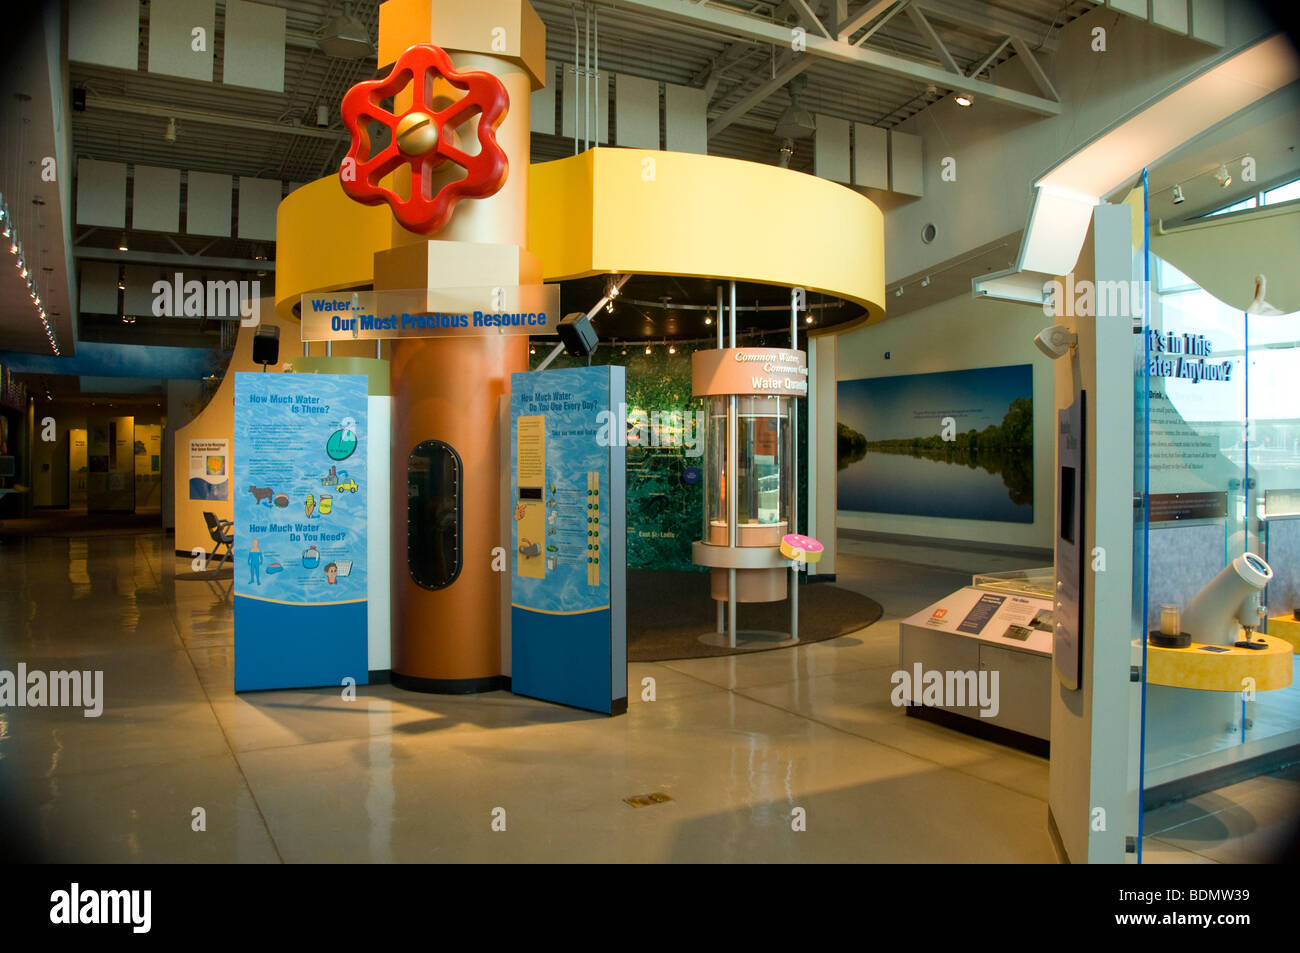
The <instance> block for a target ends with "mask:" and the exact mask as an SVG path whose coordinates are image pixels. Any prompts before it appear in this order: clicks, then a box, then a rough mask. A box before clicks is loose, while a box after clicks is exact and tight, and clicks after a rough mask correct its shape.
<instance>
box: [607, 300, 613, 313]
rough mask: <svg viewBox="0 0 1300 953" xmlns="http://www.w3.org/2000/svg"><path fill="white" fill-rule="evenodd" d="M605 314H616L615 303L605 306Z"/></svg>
mask: <svg viewBox="0 0 1300 953" xmlns="http://www.w3.org/2000/svg"><path fill="white" fill-rule="evenodd" d="M605 313H606V314H613V313H614V302H612V301H611V302H610V303H609V304H607V305H605Z"/></svg>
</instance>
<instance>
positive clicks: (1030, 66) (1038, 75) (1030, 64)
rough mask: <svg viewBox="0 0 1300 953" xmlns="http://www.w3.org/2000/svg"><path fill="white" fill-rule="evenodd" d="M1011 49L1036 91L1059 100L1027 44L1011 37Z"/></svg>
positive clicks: (1054, 88)
mask: <svg viewBox="0 0 1300 953" xmlns="http://www.w3.org/2000/svg"><path fill="white" fill-rule="evenodd" d="M1011 48H1012V49H1014V50H1015V51H1016V56H1018V57H1019V58H1020V62H1021V63H1023V64H1024V66H1025V72H1027V73H1028V74H1029V78H1030V79H1032V80H1033V81H1034V85H1035V86H1037V87H1038V91H1039V92H1040V93H1042V94H1043V95H1044V96H1050V97H1051V98H1052V99H1060V98H1061V97H1060V94H1058V93H1057V92H1056V87H1055V86H1053V85H1052V81H1051V80H1050V79H1048V78H1047V74H1046V73H1044V72H1043V67H1042V66H1040V65H1039V63H1038V59H1037V57H1035V56H1034V54H1033V51H1032V50H1030V49H1029V44H1028V43H1026V42H1025V41H1024V40H1022V39H1020V38H1019V37H1014V36H1013V37H1012V38H1011Z"/></svg>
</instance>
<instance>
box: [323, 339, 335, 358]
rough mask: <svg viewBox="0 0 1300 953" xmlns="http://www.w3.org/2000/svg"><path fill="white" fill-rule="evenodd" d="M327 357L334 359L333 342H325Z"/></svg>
mask: <svg viewBox="0 0 1300 953" xmlns="http://www.w3.org/2000/svg"><path fill="white" fill-rule="evenodd" d="M325 356H326V357H333V356H334V342H333V341H326V342H325Z"/></svg>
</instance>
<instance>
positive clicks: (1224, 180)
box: [1214, 162, 1232, 189]
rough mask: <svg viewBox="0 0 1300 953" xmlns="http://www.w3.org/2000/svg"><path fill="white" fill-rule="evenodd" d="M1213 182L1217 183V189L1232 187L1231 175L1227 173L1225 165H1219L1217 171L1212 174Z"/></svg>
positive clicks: (1221, 163)
mask: <svg viewBox="0 0 1300 953" xmlns="http://www.w3.org/2000/svg"><path fill="white" fill-rule="evenodd" d="M1214 181H1215V182H1218V183H1219V187H1220V188H1223V189H1226V188H1227V187H1228V186H1230V185H1232V173H1231V172H1229V171H1228V166H1227V163H1224V162H1220V163H1219V171H1218V172H1216V173H1214Z"/></svg>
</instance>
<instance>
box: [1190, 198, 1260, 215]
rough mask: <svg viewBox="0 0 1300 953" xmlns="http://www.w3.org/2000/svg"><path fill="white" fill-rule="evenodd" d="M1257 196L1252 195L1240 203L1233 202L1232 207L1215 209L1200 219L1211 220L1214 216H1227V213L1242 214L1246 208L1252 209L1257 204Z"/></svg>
mask: <svg viewBox="0 0 1300 953" xmlns="http://www.w3.org/2000/svg"><path fill="white" fill-rule="evenodd" d="M1256 199H1257V196H1254V195H1252V196H1251V197H1250V198H1248V199H1242V200H1241V201H1240V202H1234V203H1233V204H1232V205H1226V206H1224V207H1223V208H1219V209H1215V210H1214V211H1213V212H1206V213H1205V214H1204V215H1202V216H1201V217H1202V218H1211V217H1212V216H1215V215H1227V214H1228V213H1229V212H1244V211H1245V210H1246V209H1248V208H1254V207H1255V205H1256V204H1257V202H1256Z"/></svg>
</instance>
